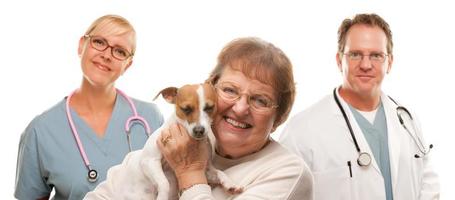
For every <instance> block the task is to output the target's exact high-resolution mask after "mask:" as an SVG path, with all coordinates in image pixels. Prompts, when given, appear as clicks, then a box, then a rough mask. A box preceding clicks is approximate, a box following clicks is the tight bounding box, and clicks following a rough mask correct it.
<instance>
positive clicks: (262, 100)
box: [215, 82, 278, 113]
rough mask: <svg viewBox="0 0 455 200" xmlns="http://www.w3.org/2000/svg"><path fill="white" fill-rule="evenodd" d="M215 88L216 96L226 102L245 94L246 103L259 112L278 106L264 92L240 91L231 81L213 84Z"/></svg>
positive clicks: (231, 101)
mask: <svg viewBox="0 0 455 200" xmlns="http://www.w3.org/2000/svg"><path fill="white" fill-rule="evenodd" d="M215 88H216V91H217V94H218V96H219V97H221V98H222V99H223V100H224V101H226V102H228V103H234V102H236V101H238V100H239V99H240V98H241V97H242V95H244V94H245V95H247V102H248V105H250V107H251V108H253V110H254V111H256V112H259V113H266V112H269V111H271V110H273V109H275V108H278V105H277V104H275V103H274V102H273V100H272V98H270V97H269V96H267V95H266V94H247V93H240V88H239V87H238V86H237V85H235V84H234V83H231V82H221V83H218V84H216V85H215Z"/></svg>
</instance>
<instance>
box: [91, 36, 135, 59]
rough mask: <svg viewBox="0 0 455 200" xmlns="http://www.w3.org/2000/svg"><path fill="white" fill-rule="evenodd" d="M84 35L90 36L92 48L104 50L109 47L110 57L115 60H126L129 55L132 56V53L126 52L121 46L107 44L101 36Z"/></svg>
mask: <svg viewBox="0 0 455 200" xmlns="http://www.w3.org/2000/svg"><path fill="white" fill-rule="evenodd" d="M84 37H86V38H90V46H92V48H94V49H96V50H98V51H104V50H106V49H107V48H109V47H110V48H111V54H112V57H114V58H115V59H117V60H126V59H128V58H129V57H130V56H133V54H132V53H130V52H128V51H127V50H126V49H124V48H122V47H119V46H111V45H109V43H108V42H107V40H106V39H104V38H103V37H101V36H92V35H85V36H84Z"/></svg>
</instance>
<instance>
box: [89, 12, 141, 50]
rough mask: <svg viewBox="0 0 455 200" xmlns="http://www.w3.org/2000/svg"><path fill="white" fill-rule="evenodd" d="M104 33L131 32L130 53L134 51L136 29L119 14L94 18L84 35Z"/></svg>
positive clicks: (118, 33)
mask: <svg viewBox="0 0 455 200" xmlns="http://www.w3.org/2000/svg"><path fill="white" fill-rule="evenodd" d="M100 32H103V33H106V34H109V35H122V34H126V33H131V45H132V47H131V53H132V54H134V52H135V51H136V31H135V30H134V27H133V25H131V23H130V22H129V21H128V20H126V19H125V18H123V17H121V16H119V15H104V16H102V17H100V18H98V19H96V20H95V21H94V22H93V23H92V24H91V25H90V26H89V27H88V29H87V31H86V32H85V35H93V34H95V35H96V34H97V33H100Z"/></svg>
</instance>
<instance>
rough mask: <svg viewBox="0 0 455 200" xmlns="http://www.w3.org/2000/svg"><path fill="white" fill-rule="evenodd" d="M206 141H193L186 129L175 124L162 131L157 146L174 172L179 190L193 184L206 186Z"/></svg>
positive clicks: (207, 148) (207, 155)
mask: <svg viewBox="0 0 455 200" xmlns="http://www.w3.org/2000/svg"><path fill="white" fill-rule="evenodd" d="M204 140H206V141H204V142H201V141H197V140H194V139H193V138H191V137H190V135H189V134H188V133H186V129H185V128H183V127H182V126H181V125H179V124H177V123H175V124H172V125H170V126H169V128H166V129H163V130H162V132H161V135H160V136H159V138H158V140H157V145H158V147H159V149H160V151H161V153H162V154H163V157H164V159H166V161H167V163H168V164H169V166H170V167H171V168H172V169H173V171H174V172H175V175H176V177H177V180H178V183H179V188H180V190H182V189H185V188H188V187H190V186H192V185H194V184H206V183H207V178H206V175H205V171H206V168H207V162H208V159H209V145H208V144H207V139H204Z"/></svg>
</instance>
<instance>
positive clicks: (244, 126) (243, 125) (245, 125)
mask: <svg viewBox="0 0 455 200" xmlns="http://www.w3.org/2000/svg"><path fill="white" fill-rule="evenodd" d="M224 120H225V121H226V122H227V123H228V124H230V125H232V126H234V127H236V128H241V129H248V128H251V127H253V126H252V125H251V124H248V123H242V122H239V121H236V120H234V119H232V118H229V117H227V116H224Z"/></svg>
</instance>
